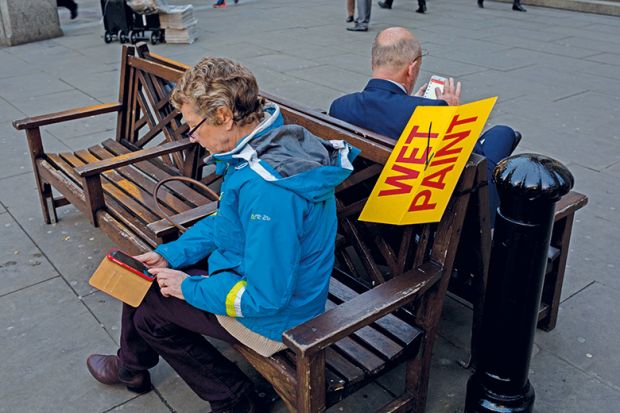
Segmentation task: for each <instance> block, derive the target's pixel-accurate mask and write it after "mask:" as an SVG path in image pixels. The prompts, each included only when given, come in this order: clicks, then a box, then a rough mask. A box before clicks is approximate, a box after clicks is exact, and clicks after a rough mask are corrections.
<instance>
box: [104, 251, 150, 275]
mask: <svg viewBox="0 0 620 413" xmlns="http://www.w3.org/2000/svg"><path fill="white" fill-rule="evenodd" d="M107 256H108V259H109V260H110V261H113V262H115V263H117V264H118V265H120V266H121V267H123V268H125V269H128V270H129V271H131V272H133V273H135V274H136V275H139V276H140V277H142V278H146V279H147V280H149V281H153V279H154V278H155V276H154V275H153V274H151V273H150V272H149V269H148V267H147V266H146V265H144V264H142V263H141V262H140V261H138V260H137V259H135V258H133V257H131V256H130V255H127V254H125V253H124V252H123V251H120V250H117V249H113V250H110V252H108V255H107Z"/></svg>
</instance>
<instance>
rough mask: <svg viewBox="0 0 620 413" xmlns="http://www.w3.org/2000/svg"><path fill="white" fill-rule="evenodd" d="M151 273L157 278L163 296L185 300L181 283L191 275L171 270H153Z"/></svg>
mask: <svg viewBox="0 0 620 413" xmlns="http://www.w3.org/2000/svg"><path fill="white" fill-rule="evenodd" d="M149 272H150V273H151V274H154V275H155V276H157V283H158V284H159V289H160V291H161V295H163V296H164V297H176V298H179V299H181V300H185V297H183V291H181V283H182V282H183V280H184V279H186V278H187V277H189V275H187V274H185V273H184V272H183V271H177V270H171V269H170V268H151V269H150V270H149Z"/></svg>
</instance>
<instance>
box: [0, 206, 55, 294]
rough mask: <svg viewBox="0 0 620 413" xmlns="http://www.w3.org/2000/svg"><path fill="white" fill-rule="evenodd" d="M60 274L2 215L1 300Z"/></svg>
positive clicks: (22, 233)
mask: <svg viewBox="0 0 620 413" xmlns="http://www.w3.org/2000/svg"><path fill="white" fill-rule="evenodd" d="M57 276H58V273H57V272H56V270H55V269H54V267H52V266H51V265H50V263H49V261H48V260H47V258H46V257H45V256H44V255H43V253H42V252H41V250H40V249H39V248H37V246H36V245H35V244H34V243H33V242H32V240H31V239H30V238H28V236H27V235H26V234H25V233H24V232H23V230H22V229H21V228H20V227H19V225H18V224H17V222H15V220H14V219H13V218H12V217H11V216H10V215H9V214H1V215H0V278H2V284H1V285H0V297H1V296H4V295H6V294H8V293H10V292H13V291H17V290H21V289H23V288H26V287H28V286H31V285H34V284H37V283H40V282H41V281H44V280H48V279H50V278H53V277H57Z"/></svg>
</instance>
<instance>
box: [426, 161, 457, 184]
mask: <svg viewBox="0 0 620 413" xmlns="http://www.w3.org/2000/svg"><path fill="white" fill-rule="evenodd" d="M453 168H454V165H450V166H448V167H447V168H443V169H442V170H441V171H437V172H435V173H432V174H430V175H428V176H425V177H424V179H423V180H422V185H424V186H428V187H431V188H437V189H443V188H444V187H445V186H446V184H445V183H444V180H445V179H446V174H447V173H448V172H450V171H451V170H452V169H453ZM435 178H437V179H436V180H435V181H434V180H433V179H435Z"/></svg>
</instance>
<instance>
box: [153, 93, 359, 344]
mask: <svg viewBox="0 0 620 413" xmlns="http://www.w3.org/2000/svg"><path fill="white" fill-rule="evenodd" d="M267 110H268V112H269V113H270V116H268V117H267V119H266V120H265V121H263V122H262V123H261V125H260V126H259V127H258V128H257V129H256V130H255V131H254V132H253V133H252V134H250V135H248V136H247V137H245V138H244V139H242V140H241V141H240V142H239V143H238V145H237V147H236V148H235V149H233V150H232V151H230V152H227V153H219V154H214V155H213V156H212V159H213V160H215V162H216V167H217V170H218V171H219V172H221V173H223V174H225V175H224V182H223V184H222V188H221V194H220V204H219V208H218V211H217V212H216V213H215V214H214V215H211V216H208V217H206V218H204V219H202V220H201V221H199V222H197V223H196V224H195V225H194V226H193V227H192V228H190V229H189V230H188V231H187V232H185V234H183V235H182V236H181V237H180V238H179V239H178V240H176V241H173V242H171V243H168V244H162V245H160V246H158V247H157V248H156V249H155V251H156V252H157V253H159V254H161V255H162V256H163V257H164V258H165V259H166V260H167V261H168V263H169V264H170V267H172V268H182V267H186V266H190V265H192V264H195V263H197V262H198V261H200V260H201V259H203V258H205V257H207V256H208V257H209V260H208V262H209V274H210V276H209V277H202V276H192V277H189V278H187V279H185V280H184V281H183V283H182V284H181V289H182V291H183V295H184V297H185V300H186V301H187V302H188V303H189V304H191V305H193V306H195V307H198V308H200V309H202V310H205V311H208V312H211V313H214V314H221V315H228V316H231V317H238V320H239V321H240V322H241V323H242V324H243V325H245V326H246V327H248V328H249V329H250V330H252V331H254V332H256V333H259V334H261V335H263V336H265V337H268V338H270V339H272V340H277V341H281V340H282V333H283V332H284V331H286V330H288V329H290V328H292V327H294V326H296V325H298V324H301V323H303V322H304V321H307V320H309V319H311V318H313V317H315V316H316V315H318V314H320V313H322V312H323V311H324V310H325V303H326V300H327V291H328V287H329V278H330V275H331V272H332V267H333V264H334V243H335V237H336V228H337V220H336V205H335V197H334V188H335V186H336V185H338V184H339V183H340V182H342V181H343V180H344V179H346V177H347V176H348V175H349V174H350V173H351V171H352V170H353V166H352V164H351V162H352V161H353V159H354V158H355V156H356V155H357V154H358V153H359V151H358V150H357V149H355V148H352V147H351V146H349V145H348V144H346V143H345V142H343V141H324V140H321V139H319V138H317V137H316V136H314V135H311V134H310V133H309V132H308V131H307V130H305V129H304V128H302V127H299V126H282V116H281V115H280V112H279V109H278V107H277V106H275V105H271V106H270V107H268V108H267Z"/></svg>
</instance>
